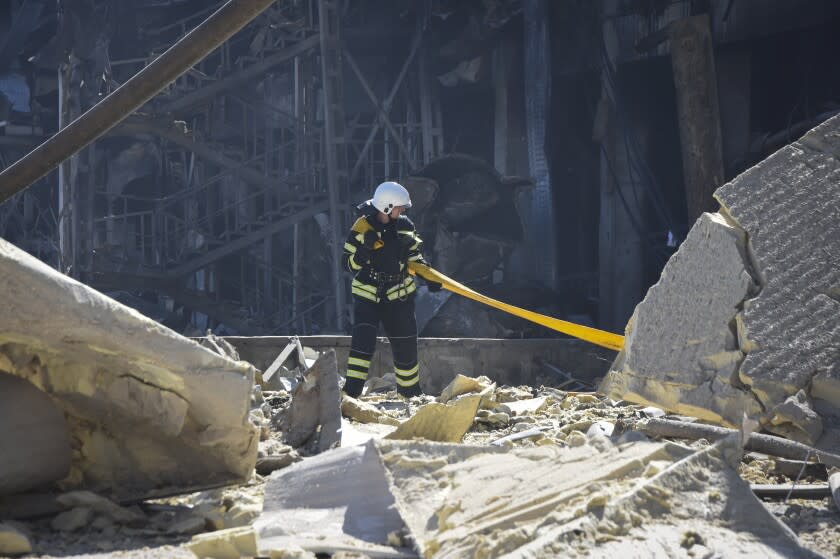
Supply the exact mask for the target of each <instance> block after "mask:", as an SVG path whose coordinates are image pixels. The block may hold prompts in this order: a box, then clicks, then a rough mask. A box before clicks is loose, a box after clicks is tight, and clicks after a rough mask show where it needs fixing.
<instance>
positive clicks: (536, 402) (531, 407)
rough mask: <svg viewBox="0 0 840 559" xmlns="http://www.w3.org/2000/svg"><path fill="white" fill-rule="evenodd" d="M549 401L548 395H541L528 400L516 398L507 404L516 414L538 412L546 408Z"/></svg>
mask: <svg viewBox="0 0 840 559" xmlns="http://www.w3.org/2000/svg"><path fill="white" fill-rule="evenodd" d="M547 403H548V397H546V396H540V397H539V398H528V399H527V400H516V401H514V402H508V403H506V404H505V405H506V406H507V407H508V408H509V409H510V411H512V412H513V413H514V414H515V415H526V414H532V413H538V412H539V411H541V410H543V409H544V408H545V406H546V404H547Z"/></svg>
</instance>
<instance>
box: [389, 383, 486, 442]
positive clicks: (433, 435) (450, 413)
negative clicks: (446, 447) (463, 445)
mask: <svg viewBox="0 0 840 559" xmlns="http://www.w3.org/2000/svg"><path fill="white" fill-rule="evenodd" d="M481 399H482V396H481V395H469V396H462V397H461V398H459V399H457V400H455V401H452V402H450V403H448V404H439V403H437V402H433V403H431V404H426V405H425V406H422V407H420V408H419V409H418V410H417V412H416V413H415V414H414V416H413V417H411V418H410V419H408V420H407V421H405V422H404V423H403V424H402V425H400V426H399V427H397V430H396V431H394V432H393V433H391V434H390V435H388V436H387V437H385V438H386V439H392V440H411V439H426V440H428V441H438V442H450V443H457V442H461V439H463V438H464V435H465V434H466V433H467V431H469V429H470V427H471V426H472V424H473V421H474V420H475V415H476V412H478V407H479V405H481Z"/></svg>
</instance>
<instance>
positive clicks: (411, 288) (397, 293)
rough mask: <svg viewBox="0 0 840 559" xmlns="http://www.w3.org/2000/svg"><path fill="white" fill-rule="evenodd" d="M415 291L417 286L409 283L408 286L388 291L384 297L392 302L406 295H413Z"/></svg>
mask: <svg viewBox="0 0 840 559" xmlns="http://www.w3.org/2000/svg"><path fill="white" fill-rule="evenodd" d="M415 291H417V286H416V285H415V284H414V282H411V283H410V284H408V285H407V286H405V287H403V286H397V288H396V289H395V290H393V291H389V292H388V293H387V294H386V295H387V297H388V300H389V301H394V300H396V299H399V298H400V297H405V296H406V295H410V294H412V293H414V292H415Z"/></svg>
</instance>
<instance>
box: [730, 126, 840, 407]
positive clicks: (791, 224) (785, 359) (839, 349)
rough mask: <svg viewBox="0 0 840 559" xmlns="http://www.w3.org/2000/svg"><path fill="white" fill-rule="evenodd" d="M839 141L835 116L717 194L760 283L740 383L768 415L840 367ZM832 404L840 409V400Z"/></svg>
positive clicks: (748, 313) (748, 308) (746, 320)
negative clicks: (745, 240)
mask: <svg viewBox="0 0 840 559" xmlns="http://www.w3.org/2000/svg"><path fill="white" fill-rule="evenodd" d="M838 134H840V118H838V117H834V118H832V119H830V120H828V121H826V122H825V123H823V124H822V125H820V126H818V127H817V128H815V129H813V130H811V131H810V132H808V133H807V134H806V135H805V136H803V137H802V138H801V139H800V140H799V141H797V142H794V143H793V144H791V145H789V146H787V147H785V148H782V149H781V150H779V151H778V152H776V153H775V154H773V155H772V156H770V157H769V158H768V159H766V160H765V161H763V162H761V163H759V164H758V165H756V166H755V167H753V168H752V169H749V170H748V171H746V172H745V173H743V174H742V175H740V176H739V177H738V178H737V179H736V180H734V181H732V182H731V183H729V184H726V185H724V186H722V187H721V188H720V189H718V191H717V192H716V193H715V197H716V198H717V199H718V201H720V203H721V206H722V207H723V208H724V210H725V211H726V212H727V213H728V215H729V216H731V218H732V219H733V220H734V221H735V222H736V223H737V224H738V225H739V226H740V227H742V228H743V229H744V230H745V231H746V233H747V235H749V238H750V247H751V249H752V250H751V252H750V257H751V263H752V265H753V266H754V268H755V269H756V273H757V274H758V276H759V277H760V279H761V291H760V292H759V293H758V295H757V296H756V297H755V298H754V299H752V300H750V301H749V304H748V305H745V308H744V316H743V329H744V337H745V338H746V339H748V340H749V341H750V343H751V344H752V346H753V347H752V349H751V351H749V353H748V355H747V357H746V359H745V360H744V363H743V364H742V365H741V369H740V375H741V379H742V380H743V381H744V382H745V383H746V384H748V385H749V387H750V390H751V392H752V393H753V394H755V395H756V397H757V398H758V399H759V400H760V401H761V402H762V403H763V404H764V406H765V408H766V409H768V410H771V409H773V408H774V407H775V405H777V404H779V403H781V402H783V401H784V400H785V399H786V398H787V397H788V396H790V395H792V394H795V393H796V392H798V391H799V390H800V389H803V388H808V387H809V384H810V381H811V379H812V378H813V377H814V375H815V374H816V373H818V372H820V371H830V370H831V367H833V366H834V365H835V364H836V363H837V362H838V361H840V344H839V343H838V342H839V341H840V296H838V295H840V266H837V256H836V255H837V254H838V251H840V220H838V219H837V216H838V215H840V201H838V200H840V169H838V168H837V165H836V161H837V157H838V155H840V139H838ZM835 370H836V369H835ZM829 376H830V375H829ZM834 382H835V383H837V382H840V378H837V377H835V380H834ZM827 394H828V398H832V396H831V395H830V394H831V391H829V392H828V393H827ZM811 395H812V396H813V397H818V398H823V395H822V394H819V393H812V394H811ZM829 402H830V403H831V404H832V405H833V406H834V408H835V409H840V398H836V399H833V400H829Z"/></svg>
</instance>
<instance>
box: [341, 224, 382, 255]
mask: <svg viewBox="0 0 840 559" xmlns="http://www.w3.org/2000/svg"><path fill="white" fill-rule="evenodd" d="M350 230H351V231H353V232H354V233H359V234H361V235H362V239H364V233H366V232H367V231H371V230H373V226H372V225H371V224H370V223H368V220H367V219H365V218H364V217H360V218H359V219H357V220H356V222H355V223H354V224H353V227H351V228H350ZM378 234H379V233H377V235H378ZM360 242H361V241H360ZM384 244H385V243H383V242H382V240H381V239H380V240H378V241H376V242H374V243H373V250H376V249H378V248H380V247H382V246H383V245H384Z"/></svg>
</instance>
